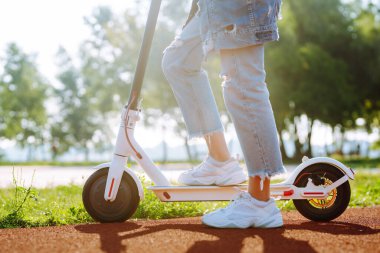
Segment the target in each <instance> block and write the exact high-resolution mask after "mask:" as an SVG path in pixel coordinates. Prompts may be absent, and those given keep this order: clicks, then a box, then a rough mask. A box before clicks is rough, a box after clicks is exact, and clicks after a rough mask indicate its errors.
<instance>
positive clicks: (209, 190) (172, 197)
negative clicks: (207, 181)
mask: <svg viewBox="0 0 380 253" xmlns="http://www.w3.org/2000/svg"><path fill="white" fill-rule="evenodd" d="M148 189H149V190H152V191H153V192H154V193H155V194H156V196H157V197H158V198H159V199H160V200H161V201H164V202H174V201H226V200H231V199H234V198H235V197H236V196H237V195H238V194H239V193H240V192H241V191H246V190H247V189H248V185H245V184H239V185H232V186H181V185H178V186H177V185H173V186H151V187H148ZM293 192H294V191H293V189H292V185H286V184H273V185H271V196H272V197H277V198H278V197H280V198H281V199H284V198H285V199H287V198H288V197H287V196H290V195H292V194H293Z"/></svg>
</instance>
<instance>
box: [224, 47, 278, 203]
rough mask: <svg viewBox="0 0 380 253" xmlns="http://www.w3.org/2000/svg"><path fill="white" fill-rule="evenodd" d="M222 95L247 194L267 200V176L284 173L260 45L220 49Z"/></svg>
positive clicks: (268, 180) (268, 178)
mask: <svg viewBox="0 0 380 253" xmlns="http://www.w3.org/2000/svg"><path fill="white" fill-rule="evenodd" d="M221 61H222V77H223V79H224V80H223V84H222V86H223V95H224V100H225V104H226V107H227V109H228V111H229V113H230V114H231V117H232V120H233V122H234V125H235V128H236V132H237V136H238V138H239V142H240V145H241V147H242V151H243V154H244V159H245V162H246V165H247V170H248V175H249V176H250V178H249V193H250V194H251V195H252V196H253V197H255V198H256V199H258V200H268V199H269V185H270V177H271V176H273V175H276V174H280V173H283V172H285V169H284V166H283V164H282V158H281V153H280V147H279V142H278V136H277V129H276V125H275V120H274V116H273V111H272V107H271V104H270V100H269V91H268V88H267V85H266V83H265V75H266V74H265V69H264V46H263V45H257V46H250V47H245V48H240V49H232V50H222V51H221Z"/></svg>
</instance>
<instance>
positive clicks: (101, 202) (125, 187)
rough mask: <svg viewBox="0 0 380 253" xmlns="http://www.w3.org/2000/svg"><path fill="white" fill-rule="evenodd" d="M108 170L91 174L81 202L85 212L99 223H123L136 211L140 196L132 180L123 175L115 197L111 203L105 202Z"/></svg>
mask: <svg viewBox="0 0 380 253" xmlns="http://www.w3.org/2000/svg"><path fill="white" fill-rule="evenodd" d="M107 175H108V168H102V169H99V170H97V171H96V172H95V173H94V174H92V175H91V176H90V177H89V178H88V179H87V181H86V183H85V185H84V187H83V192H82V200H83V204H84V207H85V209H86V211H87V212H88V213H89V214H90V216H91V217H92V218H93V219H94V220H96V221H99V222H123V221H126V220H127V219H129V218H130V217H131V216H132V215H133V214H134V213H135V211H136V209H137V207H138V205H139V202H140V196H139V192H138V189H137V185H136V183H135V181H134V180H133V178H132V177H131V176H130V175H129V174H127V173H126V172H124V173H123V177H122V180H121V182H120V187H119V191H118V193H117V197H116V199H115V200H114V201H113V202H110V201H105V199H104V190H105V187H106V182H107Z"/></svg>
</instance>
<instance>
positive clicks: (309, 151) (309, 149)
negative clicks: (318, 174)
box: [305, 119, 314, 157]
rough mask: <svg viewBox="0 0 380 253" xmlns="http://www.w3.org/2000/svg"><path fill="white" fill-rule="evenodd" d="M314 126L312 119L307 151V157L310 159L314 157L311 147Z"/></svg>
mask: <svg viewBox="0 0 380 253" xmlns="http://www.w3.org/2000/svg"><path fill="white" fill-rule="evenodd" d="M313 125H314V119H310V127H309V129H308V133H307V150H306V152H305V155H306V156H308V157H312V156H313V152H312V151H313V150H312V146H311V134H312V133H313Z"/></svg>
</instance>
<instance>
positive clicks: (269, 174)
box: [248, 166, 287, 178]
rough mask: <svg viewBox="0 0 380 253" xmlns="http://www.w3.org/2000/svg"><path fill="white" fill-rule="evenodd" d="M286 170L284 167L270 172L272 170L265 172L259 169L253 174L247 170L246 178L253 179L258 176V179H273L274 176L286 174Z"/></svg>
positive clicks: (265, 170)
mask: <svg viewBox="0 0 380 253" xmlns="http://www.w3.org/2000/svg"><path fill="white" fill-rule="evenodd" d="M286 172H287V170H286V168H285V167H284V166H281V167H280V168H278V169H276V170H274V171H272V170H267V169H260V170H255V171H253V172H251V171H249V170H248V176H249V177H255V176H259V177H269V178H270V177H273V176H276V175H280V174H284V173H286Z"/></svg>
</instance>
